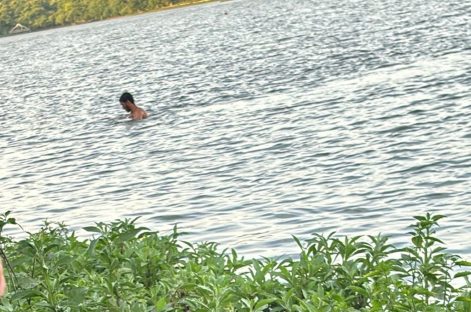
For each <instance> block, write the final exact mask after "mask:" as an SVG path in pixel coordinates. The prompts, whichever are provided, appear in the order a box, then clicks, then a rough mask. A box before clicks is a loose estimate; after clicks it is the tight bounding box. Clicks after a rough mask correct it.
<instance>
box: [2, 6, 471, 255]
mask: <svg viewBox="0 0 471 312" xmlns="http://www.w3.org/2000/svg"><path fill="white" fill-rule="evenodd" d="M225 13H227V14H225ZM470 13H471V7H470V6H469V5H467V4H466V3H465V2H463V1H458V0H450V1H438V0H427V1H420V0H419V1H412V2H403V1H389V0H388V1H386V0H384V1H369V0H368V1H349V0H333V1H308V0H301V1H282V0H274V1H263V0H245V1H230V2H215V3H211V4H208V5H202V6H194V7H187V8H183V9H179V10H171V11H164V12H159V13H152V14H145V15H141V16H133V17H127V18H120V19H114V20H109V21H104V22H98V23H91V24H87V25H81V26H74V27H68V28H61V29H54V30H48V31H44V32H37V33H31V34H25V35H20V36H14V37H9V38H2V39H0V56H1V57H0V68H1V72H2V75H0V94H1V101H0V108H1V110H2V114H1V115H0V120H1V124H2V127H1V129H2V130H1V131H0V148H1V161H0V185H1V188H0V207H2V210H7V209H9V210H12V211H13V214H14V216H16V217H17V218H18V219H19V221H20V222H21V223H22V224H23V226H25V228H26V229H29V230H32V229H36V228H37V227H38V226H39V225H40V224H41V222H42V221H43V220H44V219H45V218H47V219H50V220H56V221H65V222H66V223H67V224H69V225H71V226H72V227H73V228H75V229H78V228H80V227H82V226H85V225H90V224H91V223H92V222H95V221H109V220H113V219H115V218H122V217H136V216H141V219H140V220H141V221H140V222H141V223H143V224H146V225H148V226H150V227H152V228H153V229H157V230H160V231H162V232H166V231H167V230H169V229H170V228H171V227H172V226H173V224H175V223H178V224H179V227H180V228H181V229H182V230H183V231H185V232H187V233H188V234H187V235H186V236H185V239H187V240H190V241H203V240H211V241H217V242H219V243H221V244H222V245H223V246H229V247H237V248H238V250H239V251H240V252H241V253H243V254H246V255H266V256H270V255H285V254H292V253H294V252H295V251H296V245H295V244H294V243H293V242H292V240H291V236H290V235H291V234H294V235H298V236H300V237H302V238H307V237H309V235H310V233H313V232H318V233H321V232H324V233H327V232H330V231H334V230H335V231H337V232H339V233H342V234H376V233H378V232H382V233H384V234H388V235H391V236H392V237H393V241H394V242H398V243H400V242H403V241H404V237H403V235H404V233H406V232H407V231H408V228H407V226H408V225H409V224H410V223H411V222H412V216H414V215H418V214H422V213H424V212H425V211H431V212H433V213H440V214H445V215H447V216H448V218H447V219H446V220H445V221H443V222H442V225H443V226H442V230H441V237H442V238H443V239H444V240H446V241H447V243H448V245H449V247H450V248H451V249H452V250H453V251H455V252H458V253H460V254H461V255H464V256H470V255H471V246H470V245H469V244H468V241H469V235H470V234H471V225H470V224H471V222H470V221H471V215H470V213H469V208H470V206H471V170H470V165H471V131H470V124H469V119H470V112H471V101H470V100H471V88H470V87H471V76H470V73H471V33H470V28H469V25H470V22H471V21H470V16H471V14H470ZM123 91H130V92H132V93H133V94H134V95H135V98H136V101H137V104H138V105H141V106H143V107H144V108H146V109H147V110H149V111H150V113H151V117H150V118H149V119H148V120H145V121H143V122H130V121H128V120H126V118H125V116H124V112H123V111H122V110H120V109H121V108H120V106H119V103H118V102H117V99H118V97H119V96H120V94H121V92H123Z"/></svg>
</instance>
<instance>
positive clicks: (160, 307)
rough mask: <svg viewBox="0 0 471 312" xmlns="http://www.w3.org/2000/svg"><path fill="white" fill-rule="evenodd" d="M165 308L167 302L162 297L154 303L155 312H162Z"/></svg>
mask: <svg viewBox="0 0 471 312" xmlns="http://www.w3.org/2000/svg"><path fill="white" fill-rule="evenodd" d="M166 308H167V300H166V299H165V297H162V298H160V299H159V301H157V302H156V303H155V310H156V312H164V311H165V310H166Z"/></svg>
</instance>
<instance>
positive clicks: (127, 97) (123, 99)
mask: <svg viewBox="0 0 471 312" xmlns="http://www.w3.org/2000/svg"><path fill="white" fill-rule="evenodd" d="M119 101H120V102H123V103H125V102H127V101H129V102H131V103H133V104H134V98H133V97H132V95H131V93H129V92H124V93H123V94H122V95H121V97H120V98H119Z"/></svg>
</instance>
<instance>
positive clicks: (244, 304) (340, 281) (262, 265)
mask: <svg viewBox="0 0 471 312" xmlns="http://www.w3.org/2000/svg"><path fill="white" fill-rule="evenodd" d="M440 218H442V216H433V215H430V214H427V215H425V216H419V217H416V219H417V222H416V224H414V225H413V227H412V232H411V233H410V235H411V245H410V246H407V247H405V248H402V249H397V248H395V247H394V246H392V245H390V244H389V243H388V239H387V238H386V237H383V236H368V237H358V236H357V237H350V238H349V237H343V238H339V237H336V236H334V235H333V234H331V235H328V236H322V235H317V234H315V235H313V237H312V238H311V239H310V240H308V241H307V242H305V243H302V242H301V241H300V240H298V239H297V238H296V237H294V240H295V242H296V243H297V244H298V246H299V247H300V254H299V257H298V258H296V259H291V258H288V259H282V260H277V259H268V258H262V259H252V260H246V259H244V258H243V257H239V256H238V255H237V253H236V251H235V250H230V251H228V250H225V251H222V252H220V251H218V249H217V245H216V244H214V243H200V244H196V245H195V244H191V243H188V242H183V241H180V240H179V234H178V231H177V229H176V228H175V229H174V231H173V232H172V233H171V234H169V235H165V236H161V235H159V234H158V233H157V232H152V231H150V230H149V229H147V228H144V227H138V226H137V225H136V219H134V220H124V221H116V222H112V223H109V224H107V223H97V224H95V225H94V226H90V227H86V228H85V230H87V231H89V232H91V233H93V234H94V237H93V238H92V239H88V240H81V239H78V238H77V237H76V236H75V233H74V232H71V231H69V230H68V229H67V227H65V226H64V225H63V224H51V223H45V225H44V226H43V227H42V228H41V229H40V230H39V232H37V233H28V235H27V237H26V238H25V239H22V240H19V241H15V240H13V239H12V238H10V237H6V236H4V235H2V233H3V229H4V227H5V226H10V227H11V226H18V225H17V224H16V220H15V219H14V218H11V217H10V213H9V212H7V213H5V214H3V215H1V216H0V244H1V250H2V256H3V258H4V262H5V263H6V264H7V266H6V268H7V271H8V272H9V273H10V274H9V275H8V276H7V280H8V284H9V287H10V289H9V292H8V294H7V295H6V297H4V298H3V299H2V301H1V302H0V311H71V312H72V311H116V312H118V311H133V312H134V311H136V312H140V311H142V312H144V311H156V312H164V311H258V312H265V311H326V312H327V311H332V312H334V311H338V312H340V311H342V312H344V311H378V312H379V311H397V312H400V311H424V312H425V311H462V312H470V311H471V296H470V293H471V283H470V280H469V278H468V277H469V275H470V274H471V272H468V271H462V270H459V268H460V267H466V266H470V265H471V263H470V262H467V261H464V260H462V259H460V258H459V257H458V256H456V255H450V254H448V253H446V251H445V248H444V247H441V246H440V245H442V242H441V241H440V240H439V239H438V238H437V237H436V236H435V234H436V233H435V230H436V228H437V225H438V224H437V222H438V220H439V219H440ZM457 285H459V286H457Z"/></svg>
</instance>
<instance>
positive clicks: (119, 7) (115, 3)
mask: <svg viewBox="0 0 471 312" xmlns="http://www.w3.org/2000/svg"><path fill="white" fill-rule="evenodd" d="M194 2H201V0H200V1H198V0H0V35H5V34H8V32H9V30H10V29H12V28H13V27H14V26H15V25H16V24H18V23H20V24H22V25H24V26H27V27H29V28H30V29H32V30H35V29H42V28H49V27H54V26H64V25H71V24H77V23H84V22H90V21H97V20H102V19H106V18H109V17H114V16H124V15H129V14H133V13H139V12H146V11H152V10H155V9H158V8H163V7H168V6H172V5H177V4H186V3H194Z"/></svg>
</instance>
